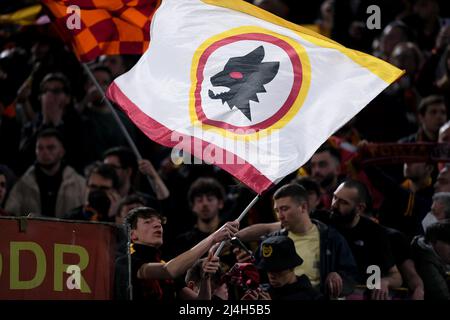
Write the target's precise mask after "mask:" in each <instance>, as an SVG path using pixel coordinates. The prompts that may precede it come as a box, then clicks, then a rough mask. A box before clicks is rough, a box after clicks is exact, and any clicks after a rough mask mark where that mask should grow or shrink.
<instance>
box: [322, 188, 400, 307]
mask: <svg viewBox="0 0 450 320" xmlns="http://www.w3.org/2000/svg"><path fill="white" fill-rule="evenodd" d="M369 198H370V195H369V193H368V191H367V189H366V187H365V186H364V185H363V184H362V183H360V182H358V181H354V180H346V181H345V182H343V183H342V184H341V185H339V187H338V188H337V189H336V191H335V192H334V197H333V204H332V215H331V220H330V222H331V223H332V224H333V225H334V226H336V228H337V229H338V231H339V232H340V233H341V234H342V235H343V236H344V238H345V239H346V240H347V242H348V244H349V246H350V248H351V250H352V253H353V255H354V257H355V260H356V263H357V265H358V268H359V283H362V284H365V283H366V277H367V273H366V271H367V267H368V266H370V265H376V266H379V268H380V270H381V283H380V289H373V291H372V292H371V299H374V300H386V299H388V297H389V290H390V289H393V288H398V287H400V286H401V284H402V277H401V275H400V273H399V270H398V268H397V267H396V265H395V260H394V256H393V252H392V249H391V247H390V244H389V238H388V236H387V234H386V232H385V231H384V230H383V229H382V228H381V227H380V226H379V225H378V224H376V223H375V222H373V221H372V220H370V219H368V218H367V217H365V216H364V213H365V210H366V207H367V203H368V199H369Z"/></svg>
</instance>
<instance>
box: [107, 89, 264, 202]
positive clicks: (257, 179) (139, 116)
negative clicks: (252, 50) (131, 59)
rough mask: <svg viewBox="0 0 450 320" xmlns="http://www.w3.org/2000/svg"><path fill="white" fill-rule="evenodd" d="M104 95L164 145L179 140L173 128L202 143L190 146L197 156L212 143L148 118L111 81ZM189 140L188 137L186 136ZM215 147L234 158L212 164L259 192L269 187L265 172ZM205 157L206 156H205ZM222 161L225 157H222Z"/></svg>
mask: <svg viewBox="0 0 450 320" xmlns="http://www.w3.org/2000/svg"><path fill="white" fill-rule="evenodd" d="M107 96H108V98H109V99H110V100H113V101H115V102H117V103H118V105H119V106H121V108H122V109H123V110H124V112H125V113H126V114H127V115H128V117H129V118H130V119H131V120H132V121H133V122H134V123H135V124H136V125H137V126H138V128H139V129H141V131H142V132H143V133H144V134H145V135H146V136H147V137H149V138H150V139H152V140H154V141H156V142H158V143H160V144H162V145H164V146H166V147H169V148H173V147H175V146H176V145H178V144H179V141H172V139H171V137H172V134H173V133H174V132H175V133H176V134H177V136H178V137H182V138H183V139H190V141H191V142H192V143H193V144H194V145H201V146H202V147H201V148H192V150H193V152H192V154H193V155H194V156H195V157H197V158H199V159H202V158H203V153H202V151H203V150H204V149H205V148H206V147H207V146H208V145H212V144H211V143H209V142H206V141H203V140H200V139H198V138H195V137H190V136H187V135H184V134H181V133H179V132H176V131H173V130H170V129H169V128H167V127H165V126H164V125H163V124H161V123H159V122H158V121H156V120H154V119H152V118H150V117H149V116H148V115H146V114H145V113H144V112H142V111H141V110H140V109H139V107H138V106H136V105H135V104H134V103H133V102H132V101H131V100H130V99H128V97H127V96H126V95H125V94H124V93H123V92H122V91H121V90H120V88H119V87H118V86H117V85H116V84H115V83H114V82H113V83H112V84H111V85H110V86H109V88H108V92H107ZM187 141H189V140H187ZM214 148H215V149H216V150H217V152H219V153H221V154H223V157H224V159H235V160H236V161H234V164H227V163H222V164H216V163H214V165H216V166H218V167H220V168H222V169H224V170H225V171H227V172H229V173H230V174H232V175H233V176H235V177H236V178H238V179H239V180H240V181H242V182H244V183H245V184H246V185H247V186H248V187H250V188H251V189H253V190H255V191H256V192H257V193H259V194H261V193H262V192H263V191H265V190H267V189H268V188H270V187H271V186H272V185H273V183H272V181H270V180H269V179H268V178H267V177H266V176H264V175H263V174H262V173H261V172H260V171H259V170H258V169H256V168H255V167H254V166H252V165H251V164H250V163H248V162H247V161H245V160H244V159H242V158H240V157H238V156H237V155H235V154H234V153H232V152H229V151H227V150H225V149H222V148H220V147H218V146H216V145H214ZM205 160H208V159H205ZM223 162H225V161H223Z"/></svg>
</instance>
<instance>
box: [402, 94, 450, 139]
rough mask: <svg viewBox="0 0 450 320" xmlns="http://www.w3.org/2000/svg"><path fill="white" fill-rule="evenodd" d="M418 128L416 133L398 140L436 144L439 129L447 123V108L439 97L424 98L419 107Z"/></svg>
mask: <svg viewBox="0 0 450 320" xmlns="http://www.w3.org/2000/svg"><path fill="white" fill-rule="evenodd" d="M418 112H419V123H420V128H419V130H418V131H417V133H415V134H412V135H410V136H408V137H404V138H402V139H400V140H399V142H400V143H407V142H437V140H438V136H439V128H440V127H441V126H442V125H443V124H444V123H445V122H446V121H447V107H446V106H445V102H444V98H443V97H441V96H429V97H426V98H424V99H423V100H422V101H421V102H420V105H419V109H418Z"/></svg>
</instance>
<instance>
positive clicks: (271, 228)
mask: <svg viewBox="0 0 450 320" xmlns="http://www.w3.org/2000/svg"><path fill="white" fill-rule="evenodd" d="M280 229H281V223H280V222H273V223H257V224H253V225H251V226H248V227H247V228H244V229H242V230H239V232H238V233H237V234H236V236H237V237H238V238H239V239H241V240H242V241H244V242H245V241H256V240H259V238H261V237H262V236H263V235H265V234H268V233H271V232H275V231H278V230H280Z"/></svg>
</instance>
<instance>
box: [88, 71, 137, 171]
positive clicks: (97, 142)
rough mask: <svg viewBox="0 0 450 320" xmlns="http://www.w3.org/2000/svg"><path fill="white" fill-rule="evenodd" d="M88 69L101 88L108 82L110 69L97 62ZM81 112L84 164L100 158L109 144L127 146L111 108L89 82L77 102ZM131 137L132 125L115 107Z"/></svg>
mask: <svg viewBox="0 0 450 320" xmlns="http://www.w3.org/2000/svg"><path fill="white" fill-rule="evenodd" d="M91 71H92V73H93V74H94V76H95V78H96V79H97V81H98V83H99V84H100V86H101V87H102V88H103V90H104V91H105V90H106V89H107V87H108V86H109V84H110V83H111V82H112V80H113V78H112V74H111V71H110V70H109V69H108V68H106V67H104V66H101V65H94V66H92V67H91ZM79 111H80V112H82V115H83V134H84V136H85V144H84V148H85V151H84V156H85V160H86V162H87V163H90V162H92V161H97V160H100V159H101V158H102V155H103V153H104V152H105V151H106V150H108V149H110V148H113V147H117V146H128V142H127V140H126V138H125V136H124V133H123V132H122V131H121V129H120V128H119V125H118V124H117V121H116V119H115V118H114V116H113V114H112V111H111V110H110V108H109V107H108V106H107V104H106V102H105V99H103V95H102V94H101V93H100V92H98V90H97V88H96V86H95V85H94V84H93V83H92V81H90V80H88V81H87V85H86V96H85V98H84V100H83V102H82V103H81V104H80V110H79ZM116 112H117V113H118V115H119V118H120V120H121V121H122V123H123V124H124V126H125V128H126V129H127V131H128V133H129V134H130V136H131V138H132V139H134V138H135V126H134V125H133V124H132V123H131V122H130V120H129V118H128V117H126V116H125V115H124V114H123V112H121V111H119V110H118V109H116Z"/></svg>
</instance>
